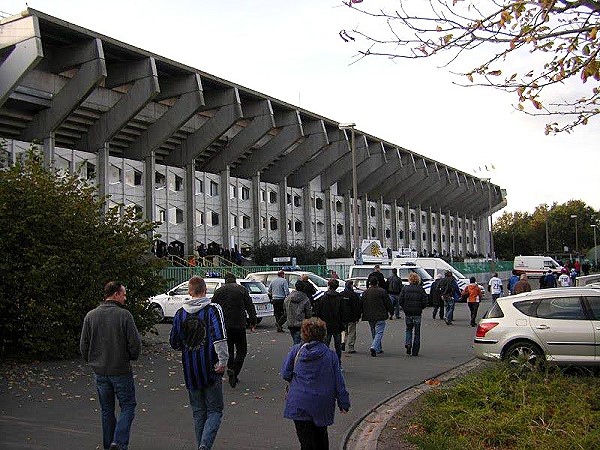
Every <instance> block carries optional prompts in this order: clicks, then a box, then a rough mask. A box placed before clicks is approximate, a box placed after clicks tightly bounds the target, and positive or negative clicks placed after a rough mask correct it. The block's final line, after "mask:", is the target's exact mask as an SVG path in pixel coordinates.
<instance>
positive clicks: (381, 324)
mask: <svg viewBox="0 0 600 450" xmlns="http://www.w3.org/2000/svg"><path fill="white" fill-rule="evenodd" d="M369 325H370V326H371V336H372V337H373V343H372V344H371V348H372V349H373V350H375V351H376V352H377V353H379V352H382V351H383V348H381V341H382V339H383V330H385V320H378V321H377V322H373V321H369Z"/></svg>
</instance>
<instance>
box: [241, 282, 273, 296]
mask: <svg viewBox="0 0 600 450" xmlns="http://www.w3.org/2000/svg"><path fill="white" fill-rule="evenodd" d="M242 286H244V287H245V288H246V290H247V291H248V292H249V293H251V294H266V293H267V288H266V287H265V285H264V284H262V283H261V282H260V281H242Z"/></svg>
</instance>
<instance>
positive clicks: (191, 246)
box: [146, 152, 196, 255]
mask: <svg viewBox="0 0 600 450" xmlns="http://www.w3.org/2000/svg"><path fill="white" fill-rule="evenodd" d="M153 153H154V152H153ZM146 159H148V158H146ZM152 159H154V158H152ZM153 173H154V171H153ZM152 190H154V186H152ZM185 245H186V249H187V250H186V253H187V254H188V255H193V254H194V251H195V249H196V164H195V162H194V161H190V162H188V163H187V164H186V165H185Z"/></svg>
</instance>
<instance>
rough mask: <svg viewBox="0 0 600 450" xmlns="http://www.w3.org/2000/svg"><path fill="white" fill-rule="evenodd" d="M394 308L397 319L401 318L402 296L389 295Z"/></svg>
mask: <svg viewBox="0 0 600 450" xmlns="http://www.w3.org/2000/svg"><path fill="white" fill-rule="evenodd" d="M389 297H390V300H391V301H392V306H393V307H394V315H395V316H396V319H399V318H400V296H399V295H396V294H389Z"/></svg>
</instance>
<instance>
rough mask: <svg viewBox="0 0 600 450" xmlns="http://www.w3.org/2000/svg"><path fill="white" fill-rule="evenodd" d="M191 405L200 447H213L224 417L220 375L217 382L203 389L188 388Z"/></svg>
mask: <svg viewBox="0 0 600 450" xmlns="http://www.w3.org/2000/svg"><path fill="white" fill-rule="evenodd" d="M188 393H189V396H190V406H191V407H192V415H193V417H194V428H195V430H196V442H197V443H198V447H200V446H201V445H204V446H205V447H206V448H211V447H212V445H213V442H215V438H216V437H217V431H219V427H220V426H221V418H222V417H223V386H222V384H221V378H220V377H218V378H217V381H215V384H213V385H212V386H205V387H203V388H201V389H197V390H195V389H190V390H188Z"/></svg>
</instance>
